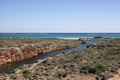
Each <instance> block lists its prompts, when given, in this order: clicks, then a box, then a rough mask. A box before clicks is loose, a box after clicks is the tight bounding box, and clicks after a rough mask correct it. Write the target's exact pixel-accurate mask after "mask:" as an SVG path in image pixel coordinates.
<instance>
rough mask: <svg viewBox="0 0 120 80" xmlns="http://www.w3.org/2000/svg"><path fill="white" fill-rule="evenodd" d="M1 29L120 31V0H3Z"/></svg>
mask: <svg viewBox="0 0 120 80" xmlns="http://www.w3.org/2000/svg"><path fill="white" fill-rule="evenodd" d="M0 32H1V33H6V32H10V33H11V32H15V33H20V32H21V33H22V32H23V33H24V32H28V33H29V32H32V33H62V32H65V33H73V32H74V33H83V32H85V33H86V32H98V33H99V32H105V33H109V32H113V33H117V32H120V0H0Z"/></svg>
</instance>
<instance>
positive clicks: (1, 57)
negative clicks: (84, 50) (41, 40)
mask: <svg viewBox="0 0 120 80" xmlns="http://www.w3.org/2000/svg"><path fill="white" fill-rule="evenodd" d="M75 46H76V44H71V45H64V46H63V45H62V46H53V45H50V46H35V45H33V44H23V45H22V46H20V47H6V48H0V65H1V64H5V63H10V62H16V61H21V60H24V59H28V58H31V57H34V56H37V55H39V54H45V53H49V52H52V51H56V50H60V49H66V48H72V47H75Z"/></svg>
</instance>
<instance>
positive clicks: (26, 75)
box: [23, 70, 32, 77]
mask: <svg viewBox="0 0 120 80" xmlns="http://www.w3.org/2000/svg"><path fill="white" fill-rule="evenodd" d="M23 75H24V76H25V77H30V76H31V75H32V72H31V71H30V70H24V71H23Z"/></svg>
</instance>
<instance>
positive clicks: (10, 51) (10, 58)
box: [0, 45, 42, 64]
mask: <svg viewBox="0 0 120 80" xmlns="http://www.w3.org/2000/svg"><path fill="white" fill-rule="evenodd" d="M41 52H42V49H41V48H40V47H37V46H34V45H23V46H21V47H11V48H0V64H5V63H8V62H15V61H21V60H24V59H27V58H31V57H34V56H37V55H38V53H41Z"/></svg>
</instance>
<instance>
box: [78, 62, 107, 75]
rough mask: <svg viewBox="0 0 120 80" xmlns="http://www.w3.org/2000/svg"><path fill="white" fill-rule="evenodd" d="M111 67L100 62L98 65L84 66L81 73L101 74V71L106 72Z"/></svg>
mask: <svg viewBox="0 0 120 80" xmlns="http://www.w3.org/2000/svg"><path fill="white" fill-rule="evenodd" d="M108 70H109V68H108V67H106V66H104V65H101V64H98V65H96V66H83V67H82V68H81V70H80V72H81V73H85V74H87V73H93V74H99V73H101V72H105V71H108Z"/></svg>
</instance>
